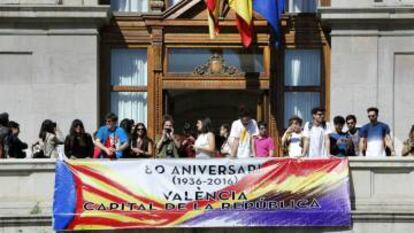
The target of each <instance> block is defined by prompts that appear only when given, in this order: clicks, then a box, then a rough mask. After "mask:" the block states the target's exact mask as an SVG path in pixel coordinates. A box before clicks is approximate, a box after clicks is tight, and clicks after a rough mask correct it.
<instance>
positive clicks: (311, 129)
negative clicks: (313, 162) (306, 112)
mask: <svg viewBox="0 0 414 233" xmlns="http://www.w3.org/2000/svg"><path fill="white" fill-rule="evenodd" d="M311 113H312V121H311V122H306V124H305V127H304V130H303V135H304V137H305V142H304V153H305V154H306V155H307V156H308V157H310V158H315V157H324V158H327V157H329V147H330V143H329V134H330V133H331V127H330V125H329V123H328V122H325V109H324V108H321V107H316V108H313V109H312V111H311Z"/></svg>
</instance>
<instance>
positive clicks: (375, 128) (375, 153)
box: [359, 107, 395, 157]
mask: <svg viewBox="0 0 414 233" xmlns="http://www.w3.org/2000/svg"><path fill="white" fill-rule="evenodd" d="M378 112H379V110H378V108H375V107H370V108H368V109H367V113H368V118H369V123H368V124H366V125H364V126H363V127H362V128H361V130H360V131H359V136H360V137H361V139H360V150H362V152H361V154H363V155H365V156H367V157H385V156H386V148H387V147H388V148H389V150H390V151H391V155H395V151H394V146H393V143H392V139H391V136H390V127H389V126H388V125H387V124H385V123H382V122H380V121H378Z"/></svg>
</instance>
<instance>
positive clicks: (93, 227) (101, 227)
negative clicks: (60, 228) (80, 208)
mask: <svg viewBox="0 0 414 233" xmlns="http://www.w3.org/2000/svg"><path fill="white" fill-rule="evenodd" d="M109 229H115V228H114V227H110V226H107V225H91V224H88V225H87V224H79V225H76V226H75V227H74V228H73V230H75V231H80V230H109Z"/></svg>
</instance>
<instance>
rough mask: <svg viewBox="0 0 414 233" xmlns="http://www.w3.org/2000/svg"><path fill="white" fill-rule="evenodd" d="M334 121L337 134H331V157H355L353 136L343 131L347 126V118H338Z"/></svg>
mask: <svg viewBox="0 0 414 233" xmlns="http://www.w3.org/2000/svg"><path fill="white" fill-rule="evenodd" d="M333 121H334V126H335V132H333V133H330V134H329V140H330V147H331V148H330V151H331V155H335V156H337V157H345V156H353V155H355V152H354V144H353V142H352V137H351V135H349V134H348V133H344V132H343V131H342V129H343V128H344V125H345V118H343V117H342V116H336V117H335V118H334V120H333Z"/></svg>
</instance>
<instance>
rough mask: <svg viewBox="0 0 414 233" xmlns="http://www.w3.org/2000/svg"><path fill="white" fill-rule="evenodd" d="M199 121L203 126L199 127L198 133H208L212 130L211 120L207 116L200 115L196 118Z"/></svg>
mask: <svg viewBox="0 0 414 233" xmlns="http://www.w3.org/2000/svg"><path fill="white" fill-rule="evenodd" d="M198 120H199V121H201V124H202V125H203V127H201V130H200V133H209V132H212V127H211V120H210V118H208V117H200V118H198Z"/></svg>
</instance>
